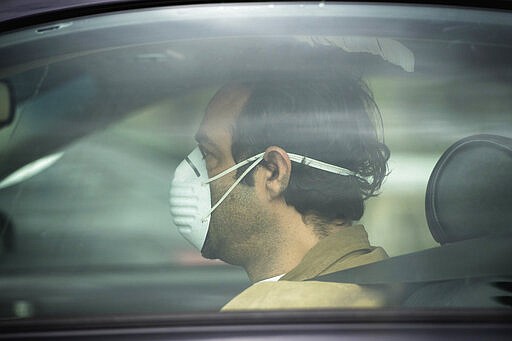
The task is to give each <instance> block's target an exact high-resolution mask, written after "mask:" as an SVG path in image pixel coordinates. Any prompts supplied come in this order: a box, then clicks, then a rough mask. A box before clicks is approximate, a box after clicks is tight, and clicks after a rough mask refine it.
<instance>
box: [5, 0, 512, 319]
mask: <svg viewBox="0 0 512 341" xmlns="http://www.w3.org/2000/svg"><path fill="white" fill-rule="evenodd" d="M511 19H512V17H511V14H510V13H509V12H505V11H490V10H472V9H456V8H448V7H428V6H406V5H400V6H399V5H396V6H391V5H384V4H383V5H364V4H357V5H356V4H331V3H329V4H327V3H323V2H321V3H319V4H318V3H290V4H279V5H278V4H275V5H274V4H273V5H267V4H252V5H237V4H229V5H227V4H225V5H205V6H176V7H160V8H154V9H151V8H150V9H143V10H141V9H139V10H130V11H124V12H114V13H106V14H101V15H94V16H88V17H78V18H70V19H68V20H62V21H58V22H51V23H48V24H43V25H38V26H32V27H27V28H24V29H19V30H16V31H10V32H6V33H3V34H2V35H1V36H0V63H1V64H0V80H2V83H3V84H6V89H10V91H11V92H12V96H11V98H12V100H13V101H14V103H15V112H14V117H13V118H12V120H10V121H9V122H8V123H7V124H5V125H0V238H1V240H0V276H1V278H2V280H1V281H0V288H1V290H0V306H1V311H0V316H1V317H2V318H43V317H44V318H46V317H63V316H102V315H114V314H127V315H140V314H180V313H191V312H218V311H220V310H230V309H235V310H261V309H264V310H265V309H269V310H275V309H278V310H281V309H325V308H329V309H332V308H334V309H349V308H376V309H381V308H386V307H389V306H393V307H399V308H400V309H416V308H418V307H425V306H435V307H444V306H447V305H449V306H450V307H477V308H478V307H480V308H506V307H507V304H506V303H503V302H504V301H503V300H501V301H500V299H498V298H499V297H502V296H504V295H505V296H506V295H507V294H506V293H503V292H502V291H500V290H502V289H501V288H502V287H501V286H500V285H496V283H507V280H506V279H503V278H509V277H510V272H509V270H503V269H507V268H512V267H511V266H510V264H508V263H500V262H506V261H507V259H510V257H508V258H507V257H506V256H510V252H509V251H506V252H508V253H505V254H504V253H500V252H501V251H500V250H506V249H508V248H509V247H508V246H509V245H510V244H509V243H508V240H510V239H507V238H508V237H507V236H508V235H507V232H508V231H509V229H510V220H509V219H510V214H509V213H506V212H508V209H507V207H509V206H510V202H511V200H512V199H511V197H510V193H512V191H511V188H510V181H508V182H507V181H506V179H507V178H508V176H507V174H508V170H510V169H511V168H510V162H511V161H510V148H511V147H510V146H512V144H511V143H510V141H509V140H508V139H511V138H512V115H511V114H510V110H511V108H512V85H511V84H512V82H511V81H512V71H511V70H512V65H511V60H512V27H511V24H512V20H511ZM6 98H7V97H6ZM472 136H473V137H475V136H477V138H476V139H475V138H473V139H471V140H470V142H472V141H482V140H485V141H484V142H485V143H486V146H487V145H491V144H492V145H493V146H494V145H498V147H496V148H497V149H496V148H494V147H490V148H491V149H490V150H487V149H486V150H485V151H483V152H476V153H475V154H471V155H470V156H468V158H464V159H463V160H462V161H456V162H455V166H454V167H455V168H454V169H455V170H452V168H450V167H451V165H452V163H450V162H448V161H446V160H452V159H454V158H448V156H447V154H444V153H445V151H447V150H448V149H449V148H450V147H452V151H453V150H455V149H456V148H455V147H453V146H454V144H457V143H458V141H461V140H463V141H466V140H464V139H467V138H468V137H472ZM489 141H491V142H489ZM465 145H466V144H465ZM455 146H456V145H455ZM454 148H455V149H454ZM507 148H508V149H507ZM477 149H478V148H477ZM465 150H467V149H464V151H465ZM495 150H498V152H496V153H498V154H499V153H502V154H503V155H502V154H499V155H498V154H496V158H491V157H490V156H489V155H494V154H493V153H494V151H495ZM503 150H505V152H502V151H503ZM507 150H508V151H507ZM450 155H457V156H458V155H459V154H453V153H452V154H450ZM463 155H465V154H463ZM443 156H444V159H443V160H445V161H443V162H441V163H438V160H440V159H441V158H442V157H443ZM441 164H442V165H448V166H442V165H441ZM479 165H480V168H478V166H479ZM441 166H442V167H441ZM475 167H476V168H475ZM445 169H447V170H446V171H445ZM498 170H502V173H499V172H498V173H494V172H493V171H498ZM433 173H434V174H437V177H432V176H431V175H432V174H433ZM446 174H447V175H446ZM444 176H446V177H444ZM429 179H430V182H429ZM436 179H440V180H439V181H437V180H436ZM493 179H494V180H495V181H494V182H493V181H492V180H493ZM484 180H485V181H484ZM498 180H499V182H498ZM502 180H503V181H502ZM497 182H498V184H497ZM453 184H456V185H457V186H459V185H460V187H453V188H452V187H450V186H451V185H453ZM454 186H455V185H454ZM448 188H449V190H448ZM466 189H467V191H466ZM496 191H498V193H497V192H496ZM500 191H501V192H500ZM429 193H430V196H429ZM446 193H447V194H446ZM454 193H459V195H458V196H456V195H454ZM438 198H439V200H438ZM475 198H476V199H475ZM496 198H497V199H496ZM470 199H474V200H476V201H471V202H469V201H468V200H470ZM467 202H468V204H467V205H465V203H467ZM497 202H499V203H497ZM429 203H430V204H429ZM453 203H457V205H454V204H453ZM486 203H487V204H486ZM475 205H476V206H475ZM455 206H456V207H455ZM503 207H504V208H503ZM502 208H503V209H502ZM507 214H508V215H507ZM464 219H465V220H464ZM475 222H477V224H474V223H475ZM496 235H499V236H501V237H500V238H495V236H496ZM493 238H495V239H497V241H496V243H497V244H493V243H494V242H493V240H494V239H493ZM468 243H469V244H468ZM500 243H501V244H500ZM494 245H497V246H494ZM454 249H456V251H453V250H454ZM491 249H492V250H495V251H493V252H494V253H493V252H490V251H489V250H491ZM453 252H457V253H456V254H457V255H458V257H454V256H453V255H454V253H453ZM484 255H486V256H485V257H484ZM400 257H410V258H400ZM493 257H495V258H493ZM455 258H457V259H458V260H457V261H456V260H455ZM397 259H398V260H397ZM409 259H412V260H411V261H408V260H409ZM482 259H484V260H482ZM472 260H474V266H473V267H471V266H469V267H468V269H467V270H461V269H462V268H461V263H463V261H465V262H464V263H469V264H470V265H471V264H473V263H471V262H472ZM484 261H485V262H488V263H482V262H484ZM395 262H396V263H395ZM450 262H453V263H450ZM495 263H496V264H498V263H499V264H501V265H500V266H501V267H498V268H497V269H494V268H492V267H491V268H489V267H488V264H495ZM379 264H381V265H379ZM418 264H423V265H424V266H425V268H424V269H423V268H421V267H419V266H418ZM441 265H442V266H441ZM368 266H373V268H372V269H373V270H372V272H371V274H370V275H364V276H363V277H358V276H359V275H358V274H360V273H363V274H364V273H366V272H364V271H367V270H364V269H363V270H358V268H360V267H363V268H365V267H366V269H368ZM450 266H451V267H450ZM482 267H486V268H487V269H491V270H489V271H488V272H486V273H482V272H480V271H478V270H477V269H479V268H482ZM348 269H351V270H353V271H354V272H352V273H347V274H348V275H346V276H345V277H343V279H339V278H338V279H336V278H334V277H336V275H337V274H342V273H343V271H345V270H348ZM435 269H437V270H435ZM464 269H465V268H464ZM475 269H476V270H475ZM500 269H501V270H500ZM452 270H453V272H452ZM357 271H363V272H357ZM436 271H438V272H436ZM507 271H508V272H507ZM383 274H386V275H385V276H384V275H383ZM398 274H400V275H398ZM329 275H330V276H334V277H325V276H329ZM365 276H366V277H365ZM361 278H363V279H361ZM390 278H394V279H395V280H392V279H390ZM436 281H437V282H436ZM432 282H436V283H435V285H434V286H428V287H427V286H426V283H432ZM473 282H474V283H473ZM442 283H445V284H442ZM446 283H448V284H446ZM460 283H465V284H464V285H466V284H468V283H473V284H474V286H465V287H464V286H462V285H461V284H460ZM411 284H413V285H411ZM473 284H472V285H473ZM443 285H444V286H443ZM446 285H448V287H446ZM370 286H371V287H370ZM375 286H377V287H378V288H375ZM454 288H455V289H454ZM422 290H423V291H422ZM450 290H451V291H450ZM468 290H469V291H474V290H481V291H477V292H479V293H482V295H480V298H481V299H478V300H470V299H467V292H468ZM450 292H452V293H453V292H456V294H454V295H452V296H448V295H449V293H450ZM284 293H294V294H293V295H292V294H286V295H290V296H289V297H287V298H283V297H284V296H283V295H284ZM465 295H466V296H465ZM454 297H459V299H458V300H457V299H455V298H454ZM505 302H507V301H506V300H505ZM508 302H509V301H508Z"/></svg>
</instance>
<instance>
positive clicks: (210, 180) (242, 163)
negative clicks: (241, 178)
mask: <svg viewBox="0 0 512 341" xmlns="http://www.w3.org/2000/svg"><path fill="white" fill-rule="evenodd" d="M264 154H265V153H259V154H257V155H254V156H252V157H250V158H248V159H246V160H244V161H242V162H240V163H237V164H236V165H234V166H232V167H230V168H228V169H226V170H225V171H222V172H220V173H219V174H217V175H215V176H214V177H212V178H209V179H208V180H206V181H205V182H204V184H209V183H210V182H212V181H215V180H217V179H220V178H222V177H223V176H224V175H226V174H228V173H231V172H232V171H234V170H236V169H238V168H240V167H243V166H245V165H246V164H248V163H251V162H253V161H255V160H257V159H259V158H262V159H263V155H264ZM260 161H261V160H260Z"/></svg>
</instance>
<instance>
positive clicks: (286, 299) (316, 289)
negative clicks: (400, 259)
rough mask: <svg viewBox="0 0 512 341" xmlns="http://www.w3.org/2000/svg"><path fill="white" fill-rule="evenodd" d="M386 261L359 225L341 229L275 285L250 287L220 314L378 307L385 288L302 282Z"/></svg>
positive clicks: (383, 252)
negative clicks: (271, 310)
mask: <svg viewBox="0 0 512 341" xmlns="http://www.w3.org/2000/svg"><path fill="white" fill-rule="evenodd" d="M386 258H388V256H387V254H386V252H385V251H384V249H382V248H380V247H374V246H371V245H370V243H369V241H368V235H367V233H366V231H365V229H364V227H363V226H362V225H356V226H349V227H345V228H342V229H341V230H340V231H339V232H336V233H333V234H331V235H329V236H327V237H325V238H323V239H321V240H320V241H319V242H318V243H317V244H316V245H315V246H314V247H313V248H312V249H311V250H309V252H308V253H306V255H305V256H304V258H303V259H302V261H301V262H300V263H299V265H297V266H296V267H295V268H294V269H292V270H291V271H290V272H288V273H287V274H286V275H284V276H283V277H282V278H281V279H280V280H279V281H278V282H260V283H256V284H253V285H252V286H250V287H249V288H247V289H246V290H244V291H243V292H242V293H240V294H239V295H238V296H236V297H235V298H233V299H232V300H231V301H230V302H229V303H228V304H226V305H225V306H224V307H223V308H222V309H221V310H222V311H229V310H263V309H326V308H372V307H381V306H384V305H386V301H387V293H386V290H385V288H382V287H376V286H372V287H368V286H365V287H363V286H360V285H357V284H348V283H331V282H320V281H307V282H303V281H305V280H308V279H312V278H315V277H317V276H321V275H327V274H329V273H332V272H336V271H340V270H344V269H348V268H352V267H356V266H359V265H364V264H368V263H372V262H376V261H379V260H383V259H386Z"/></svg>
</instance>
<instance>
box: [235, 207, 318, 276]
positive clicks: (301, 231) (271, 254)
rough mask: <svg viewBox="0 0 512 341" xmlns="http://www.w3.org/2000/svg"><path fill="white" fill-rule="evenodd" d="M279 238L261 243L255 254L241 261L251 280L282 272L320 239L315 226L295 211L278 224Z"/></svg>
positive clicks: (289, 268)
mask: <svg viewBox="0 0 512 341" xmlns="http://www.w3.org/2000/svg"><path fill="white" fill-rule="evenodd" d="M279 230H280V236H279V241H277V242H270V243H267V244H266V245H269V246H270V247H269V248H266V247H265V246H266V245H265V246H262V247H261V248H260V249H259V252H258V255H257V256H256V257H250V259H249V261H248V262H247V263H246V264H245V265H244V268H245V271H246V272H247V274H248V276H249V279H250V280H251V282H253V283H256V282H258V281H261V280H264V279H267V278H271V277H274V276H278V275H282V274H285V273H287V272H289V271H290V270H292V269H293V268H295V267H296V266H297V265H299V263H300V262H301V261H302V259H303V258H304V256H305V255H306V253H308V251H309V250H311V248H312V247H313V246H315V245H316V243H317V242H318V241H319V238H318V236H317V235H316V234H315V232H314V229H313V228H312V227H311V226H308V225H306V224H305V223H304V221H303V220H302V217H301V216H300V215H299V214H297V216H294V217H292V218H291V219H290V217H289V219H288V220H287V221H286V222H283V221H281V222H280V224H279Z"/></svg>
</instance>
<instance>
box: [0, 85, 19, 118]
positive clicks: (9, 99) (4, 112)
mask: <svg viewBox="0 0 512 341" xmlns="http://www.w3.org/2000/svg"><path fill="white" fill-rule="evenodd" d="M15 109H16V105H15V103H14V93H13V90H12V88H11V86H10V85H9V84H8V83H6V82H4V81H0V128H1V127H3V126H6V125H8V124H9V123H11V122H12V120H13V118H14V111H15Z"/></svg>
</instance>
